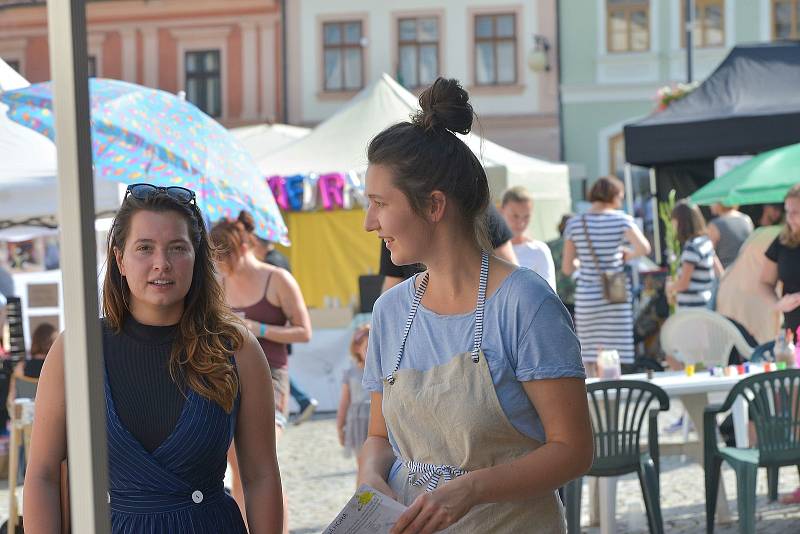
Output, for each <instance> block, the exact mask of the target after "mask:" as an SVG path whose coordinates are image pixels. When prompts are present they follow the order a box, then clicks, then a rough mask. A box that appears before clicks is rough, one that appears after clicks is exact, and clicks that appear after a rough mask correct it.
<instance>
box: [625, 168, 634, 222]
mask: <svg viewBox="0 0 800 534" xmlns="http://www.w3.org/2000/svg"><path fill="white" fill-rule="evenodd" d="M632 174H633V171H632V169H631V164H630V163H626V164H625V211H627V212H628V215H630V216H631V217H633V177H632Z"/></svg>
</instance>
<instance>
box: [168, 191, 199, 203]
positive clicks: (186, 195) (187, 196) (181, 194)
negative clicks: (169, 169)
mask: <svg viewBox="0 0 800 534" xmlns="http://www.w3.org/2000/svg"><path fill="white" fill-rule="evenodd" d="M167 194H168V195H169V196H171V197H172V198H174V199H175V200H177V201H178V202H183V203H184V204H188V203H189V202H191V201H192V200H193V199H194V193H193V192H192V191H190V190H188V189H185V188H183V187H168V188H167Z"/></svg>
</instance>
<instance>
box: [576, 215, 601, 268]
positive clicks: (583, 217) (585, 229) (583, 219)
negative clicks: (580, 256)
mask: <svg viewBox="0 0 800 534" xmlns="http://www.w3.org/2000/svg"><path fill="white" fill-rule="evenodd" d="M581 222H582V223H583V233H584V234H585V235H586V243H588V245H589V252H591V253H592V259H593V260H594V266H595V267H596V268H597V273H598V274H602V273H601V271H600V262H599V261H598V260H597V254H596V253H595V251H594V245H592V239H591V238H590V237H589V226H588V225H587V224H586V215H581Z"/></svg>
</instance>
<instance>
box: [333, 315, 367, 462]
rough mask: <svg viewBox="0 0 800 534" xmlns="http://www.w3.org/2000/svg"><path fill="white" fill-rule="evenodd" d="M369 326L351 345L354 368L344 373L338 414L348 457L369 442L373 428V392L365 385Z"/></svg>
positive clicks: (359, 329) (351, 366)
mask: <svg viewBox="0 0 800 534" xmlns="http://www.w3.org/2000/svg"><path fill="white" fill-rule="evenodd" d="M368 340H369V325H368V324H365V325H363V326H361V327H359V328H358V329H357V330H356V331H355V333H354V334H353V340H352V341H351V342H350V355H351V356H352V357H353V361H352V362H351V365H350V367H349V368H348V369H347V371H345V372H344V377H343V380H342V397H341V399H340V400H339V410H338V411H337V413H336V430H337V431H338V432H339V444H341V445H342V447H344V449H345V454H346V455H348V456H349V455H351V454H355V455H356V456H357V455H358V452H359V451H360V450H361V446H362V445H363V444H364V441H365V440H366V439H367V427H368V426H369V393H367V392H366V391H365V390H364V388H363V387H362V386H361V379H362V378H363V376H364V362H365V361H366V358H367V341H368Z"/></svg>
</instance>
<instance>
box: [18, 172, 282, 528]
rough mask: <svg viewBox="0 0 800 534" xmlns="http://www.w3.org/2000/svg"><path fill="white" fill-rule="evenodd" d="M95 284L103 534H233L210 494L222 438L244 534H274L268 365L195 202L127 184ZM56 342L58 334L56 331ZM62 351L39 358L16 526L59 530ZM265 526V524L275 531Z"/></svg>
mask: <svg viewBox="0 0 800 534" xmlns="http://www.w3.org/2000/svg"><path fill="white" fill-rule="evenodd" d="M106 258H107V259H106V261H107V270H106V275H105V280H104V282H103V315H104V318H103V319H102V336H103V356H104V360H105V369H104V374H105V393H106V418H107V429H108V430H107V432H108V460H109V462H108V466H109V495H108V499H109V506H110V508H111V532H112V533H114V534H117V533H118V534H122V533H129V532H137V533H138V532H151V533H155V532H170V533H175V534H220V533H222V534H246V533H247V532H248V531H247V529H246V528H245V524H244V521H243V518H242V516H241V514H240V512H239V508H238V506H237V505H236V502H234V500H233V499H232V498H231V497H230V496H228V495H227V494H226V493H225V491H224V488H223V482H222V481H223V477H224V475H225V467H226V461H225V459H226V452H227V450H228V447H229V445H230V443H231V441H232V440H233V439H234V436H235V442H236V446H237V448H238V452H239V458H240V467H241V469H242V472H243V473H244V474H243V479H244V480H246V481H247V484H246V486H247V487H246V493H247V498H248V503H254V504H255V503H256V502H257V503H258V506H255V505H254V506H248V507H247V522H248V524H249V526H250V530H249V532H250V533H251V534H252V533H254V532H259V533H267V532H270V533H272V532H279V531H280V530H279V528H280V524H281V522H282V516H283V508H282V504H281V483H280V473H279V471H278V463H277V459H276V454H275V428H274V425H273V424H272V421H271V420H270V419H271V418H265V417H264V414H265V413H268V414H271V413H273V404H274V401H273V395H272V391H271V385H272V384H271V382H270V380H269V378H268V373H269V366H268V365H267V360H266V358H265V356H264V352H263V350H262V348H261V346H260V345H259V344H258V342H257V341H256V339H255V337H254V336H253V335H252V334H250V333H249V332H248V331H247V330H246V329H245V328H244V326H243V325H241V321H239V320H238V319H237V318H236V317H235V316H234V315H233V314H231V313H230V311H229V310H228V307H227V306H226V305H225V301H224V298H223V294H222V289H221V288H220V286H219V284H218V283H217V281H216V278H215V276H214V267H213V263H212V257H211V248H210V247H209V242H208V236H207V234H206V230H205V227H204V225H203V219H202V216H201V214H200V212H199V210H198V208H197V204H196V201H195V195H194V192H192V191H190V190H188V189H184V188H182V187H157V186H154V185H151V184H134V185H131V186H129V187H128V190H127V192H126V195H125V199H124V200H123V202H122V206H121V207H120V209H119V211H118V212H117V216H116V217H115V219H114V224H113V225H112V227H111V232H110V233H109V237H108V247H107V256H106ZM62 336H63V334H62ZM64 365H65V362H64V344H63V337H59V338H58V339H57V340H56V342H55V343H54V345H53V347H52V348H51V349H50V353H49V355H48V357H47V359H46V360H45V364H44V368H43V369H42V374H41V378H40V381H39V387H38V394H37V398H36V415H35V419H34V425H33V436H32V442H31V456H30V463H29V465H28V472H27V476H26V480H25V527H26V528H27V529H29V530H30V531H31V532H42V533H44V532H53V533H56V532H60V531H61V530H60V529H61V525H60V517H61V516H60V514H59V505H60V504H59V481H60V466H61V462H62V461H63V460H65V459H66V453H67V449H66V445H67V444H66V424H67V422H66V414H65V401H64ZM276 525H278V526H277V527H276Z"/></svg>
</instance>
